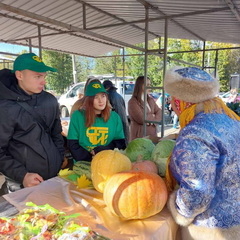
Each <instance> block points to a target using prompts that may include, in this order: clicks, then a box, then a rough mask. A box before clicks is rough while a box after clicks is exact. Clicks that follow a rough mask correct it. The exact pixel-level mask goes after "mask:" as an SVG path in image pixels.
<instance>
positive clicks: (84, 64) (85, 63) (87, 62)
mask: <svg viewBox="0 0 240 240" xmlns="http://www.w3.org/2000/svg"><path fill="white" fill-rule="evenodd" d="M92 68H93V60H91V59H90V58H87V57H82V56H76V70H77V82H85V81H87V79H88V76H89V75H91V72H92Z"/></svg>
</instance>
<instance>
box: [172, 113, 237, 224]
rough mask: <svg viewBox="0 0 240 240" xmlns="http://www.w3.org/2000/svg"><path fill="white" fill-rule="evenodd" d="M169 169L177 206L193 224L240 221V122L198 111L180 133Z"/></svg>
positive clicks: (233, 222)
mask: <svg viewBox="0 0 240 240" xmlns="http://www.w3.org/2000/svg"><path fill="white" fill-rule="evenodd" d="M170 168H171V171H172V173H173V176H174V177H175V178H176V179H177V181H178V183H179V185H180V188H179V189H178V190H177V198H176V207H177V210H178V211H179V213H180V214H181V215H183V216H185V217H189V218H194V221H193V224H195V225H198V226H204V227H219V228H229V227H232V226H235V225H239V224H240V122H239V121H234V120H233V119H231V118H229V117H228V116H226V115H225V114H204V113H199V114H198V115H196V116H195V118H194V119H193V120H192V121H191V122H190V123H189V124H188V125H187V126H186V127H185V128H183V129H182V131H181V132H180V134H179V137H178V138H177V141H176V146H175V148H174V150H173V154H172V159H171V162H170Z"/></svg>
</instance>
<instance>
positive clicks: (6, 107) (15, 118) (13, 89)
mask: <svg viewBox="0 0 240 240" xmlns="http://www.w3.org/2000/svg"><path fill="white" fill-rule="evenodd" d="M48 71H52V72H56V71H57V70H56V69H54V68H51V67H49V66H46V65H45V64H44V63H43V62H42V60H41V58H39V57H38V56H37V55H35V54H34V53H25V54H22V55H20V56H18V57H17V58H16V60H15V61H14V65H13V70H12V71H11V70H9V69H3V70H1V71H0V112H1V115H0V123H1V124H0V133H1V134H0V143H1V146H0V166H1V168H0V171H1V173H2V174H3V175H4V176H5V177H6V185H7V187H8V191H15V190H18V189H20V188H22V187H31V186H35V185H38V184H39V183H41V182H42V181H44V180H47V179H49V178H52V177H55V176H56V175H57V173H58V172H59V170H60V169H61V165H62V162H63V156H64V145H63V137H62V135H61V131H62V127H61V122H60V115H59V107H58V102H57V99H56V98H55V97H54V96H53V95H52V94H50V93H48V92H46V91H44V86H45V84H46V80H45V78H46V75H47V72H48Z"/></svg>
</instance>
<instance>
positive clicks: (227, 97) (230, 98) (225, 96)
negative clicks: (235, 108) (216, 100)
mask: <svg viewBox="0 0 240 240" xmlns="http://www.w3.org/2000/svg"><path fill="white" fill-rule="evenodd" d="M219 97H220V98H221V99H222V100H223V101H224V102H225V103H230V102H240V93H238V94H237V96H236V97H233V95H232V93H231V91H229V92H226V93H223V94H220V95H219Z"/></svg>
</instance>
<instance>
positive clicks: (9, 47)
mask: <svg viewBox="0 0 240 240" xmlns="http://www.w3.org/2000/svg"><path fill="white" fill-rule="evenodd" d="M23 50H26V51H29V47H24V46H20V45H14V44H8V43H1V42H0V57H3V56H6V55H5V54H1V52H4V53H5V52H6V53H13V54H19V53H21V52H22V51H23ZM33 51H34V52H35V51H36V54H38V51H37V50H36V49H33ZM9 57H10V58H14V56H12V57H11V55H10V56H9Z"/></svg>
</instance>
